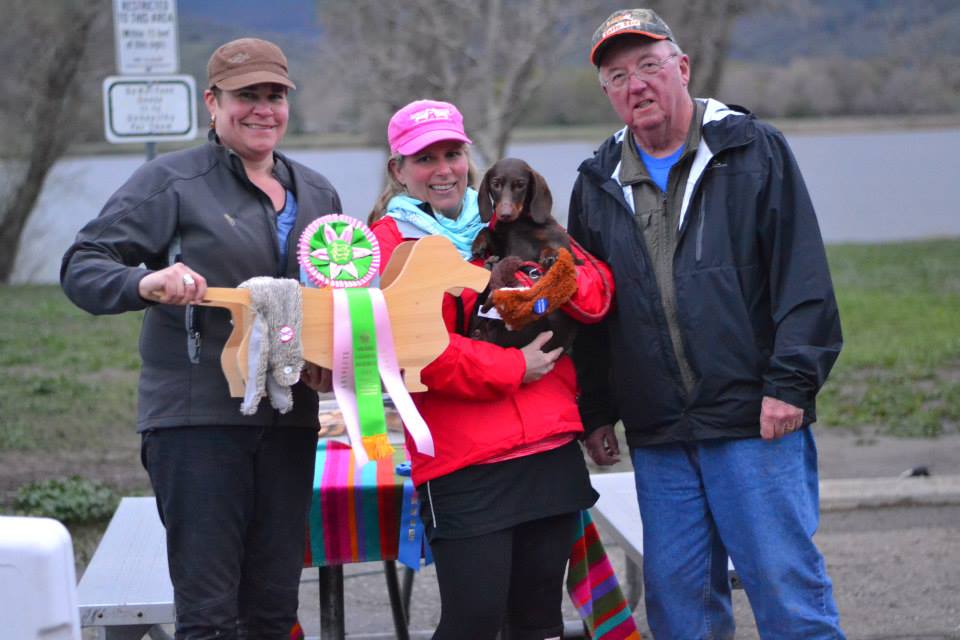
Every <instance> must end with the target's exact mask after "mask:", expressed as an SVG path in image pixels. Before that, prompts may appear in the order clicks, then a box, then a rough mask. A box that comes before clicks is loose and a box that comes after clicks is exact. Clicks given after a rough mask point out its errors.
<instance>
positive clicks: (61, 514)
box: [13, 476, 119, 525]
mask: <svg viewBox="0 0 960 640" xmlns="http://www.w3.org/2000/svg"><path fill="white" fill-rule="evenodd" d="M118 502H119V498H118V497H117V495H116V494H115V493H114V492H113V490H112V489H110V488H109V487H107V486H106V485H104V484H101V483H100V482H97V481H95V480H88V479H86V478H81V477H79V476H72V477H70V478H52V479H49V480H44V481H42V482H34V483H31V484H28V485H25V486H23V487H20V489H19V490H18V491H17V496H16V498H15V499H14V502H13V507H14V509H15V510H16V512H17V513H18V514H20V515H24V516H40V517H45V518H54V519H55V520H59V521H60V522H63V523H64V524H68V525H77V524H90V523H94V522H103V521H105V520H107V519H108V518H109V517H110V516H111V515H112V514H113V511H114V510H115V509H116V508H117V503H118Z"/></svg>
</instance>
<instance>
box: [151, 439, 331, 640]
mask: <svg viewBox="0 0 960 640" xmlns="http://www.w3.org/2000/svg"><path fill="white" fill-rule="evenodd" d="M316 443H317V432H316V431H315V430H312V429H289V428H272V427H263V428H261V427H182V428H171V429H156V430H152V431H148V432H146V433H144V434H143V440H142V446H141V459H142V460H143V465H144V467H145V468H146V469H147V472H148V473H149V474H150V482H151V484H152V485H153V491H154V493H155V494H156V496H157V508H158V510H159V512H160V519H161V520H162V521H163V524H164V527H165V528H166V531H167V558H168V560H169V564H170V579H171V581H172V582H173V592H174V603H175V606H176V611H177V624H176V637H177V639H178V640H181V639H182V640H188V639H189V640H201V639H206V638H218V639H221V640H222V639H232V638H256V639H257V640H272V639H274V638H276V639H278V640H279V639H283V640H287V639H288V638H289V634H290V629H291V628H292V627H293V625H294V623H295V622H296V620H297V604H298V602H297V595H298V591H299V586H300V572H301V569H302V567H303V558H304V544H305V538H306V516H307V511H308V509H309V504H310V497H311V494H312V483H313V467H314V461H315V459H316Z"/></svg>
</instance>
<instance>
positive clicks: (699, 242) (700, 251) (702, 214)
mask: <svg viewBox="0 0 960 640" xmlns="http://www.w3.org/2000/svg"><path fill="white" fill-rule="evenodd" d="M705 201H706V198H705V197H704V196H703V194H702V193H701V194H700V224H699V225H698V226H697V264H700V258H701V256H702V255H703V221H704V218H706V216H707V209H706V206H705V205H704V204H703V203H704V202H705Z"/></svg>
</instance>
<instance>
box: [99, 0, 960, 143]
mask: <svg viewBox="0 0 960 640" xmlns="http://www.w3.org/2000/svg"><path fill="white" fill-rule="evenodd" d="M325 1H329V2H349V1H350V0H325ZM517 1H522V0H517ZM569 1H571V2H576V1H577V0H569ZM605 1H606V2H607V4H608V5H609V6H610V7H615V6H620V5H618V4H617V3H615V2H613V0H609V1H607V0H605ZM674 1H677V2H681V1H683V0H674ZM773 4H775V5H778V6H779V8H777V9H776V10H764V11H756V12H753V13H750V14H748V15H746V16H744V17H742V18H741V19H740V20H738V21H737V23H736V24H735V25H734V29H733V33H732V38H731V47H730V51H729V60H728V64H727V68H726V71H725V73H724V78H723V82H722V84H721V87H720V90H719V91H718V92H717V97H719V98H720V99H723V100H726V101H729V102H734V103H736V104H743V105H745V106H747V107H749V108H750V109H751V110H753V111H754V112H756V113H757V114H758V115H760V116H763V117H815V116H844V115H878V114H887V115H889V114H938V113H956V112H960V72H958V71H957V70H958V69H960V0H782V1H779V2H774V3H773ZM317 6H318V1H317V0H273V1H272V2H270V3H265V2H263V0H179V1H178V11H179V16H180V48H181V52H180V59H181V71H182V72H183V73H189V74H192V75H193V76H194V77H196V78H197V81H198V85H202V84H203V81H204V79H205V77H206V61H207V58H208V57H209V55H210V52H211V51H212V50H213V49H214V48H215V47H216V46H217V45H218V44H221V43H223V42H226V41H228V40H231V39H233V38H237V37H241V36H248V35H249V36H259V37H264V38H267V39H270V40H274V41H275V42H277V43H278V44H280V45H281V46H282V47H283V49H284V51H285V52H286V53H287V55H288V57H289V58H290V69H291V75H292V77H293V79H294V81H295V82H297V84H298V85H299V90H298V91H297V92H295V94H294V95H293V109H292V111H291V114H292V116H291V117H292V120H291V129H290V130H291V132H293V133H313V132H324V133H330V132H348V133H363V132H364V130H365V124H364V122H363V118H362V114H363V112H364V107H363V105H358V104H357V103H356V102H355V98H354V96H353V95H352V92H350V91H349V90H347V89H346V88H345V87H344V84H343V81H342V74H343V70H336V69H332V68H330V66H329V64H326V63H325V61H326V62H327V63H328V62H329V60H328V58H327V57H326V56H324V55H323V54H322V53H321V51H322V47H323V43H324V36H323V26H322V25H321V24H320V23H319V20H318V17H317V16H318V11H317ZM401 6H402V5H401ZM604 13H605V11H604ZM587 22H588V21H583V24H577V25H572V27H573V29H574V30H576V31H578V32H579V33H577V34H576V35H575V37H576V39H578V40H582V41H583V42H585V43H586V42H588V41H589V39H590V35H591V33H592V31H593V29H594V27H595V25H594V24H592V23H591V24H587ZM673 26H674V30H675V31H676V32H678V35H680V36H682V32H683V27H682V25H673ZM682 44H683V42H682V37H681V45H682ZM698 63H700V66H698ZM560 66H561V70H560V71H561V72H559V73H557V72H554V73H551V74H550V76H549V78H548V80H547V82H546V84H545V85H544V86H543V87H542V89H541V91H540V92H539V94H538V95H537V96H536V98H535V100H534V101H533V103H532V104H531V105H530V107H529V108H528V109H527V111H526V112H525V114H524V117H523V119H522V124H524V125H532V126H539V125H583V124H597V123H606V124H611V123H613V124H615V122H616V121H615V117H614V115H613V114H612V112H611V110H610V107H609V105H608V104H607V103H606V101H605V100H602V99H600V98H599V94H598V92H597V86H596V72H595V70H593V69H592V68H590V67H589V65H587V64H585V61H584V56H583V55H580V54H577V55H574V53H571V54H570V55H569V56H568V57H565V58H564V59H563V60H562V61H561V62H560ZM693 68H694V73H696V72H697V69H703V68H705V67H704V66H702V63H701V61H697V60H694V61H693ZM200 113H201V114H203V113H204V111H203V110H201V112H200ZM204 122H205V115H202V116H201V123H200V124H201V126H202V125H203V124H204ZM93 135H95V136H97V137H98V138H99V136H100V134H99V132H98V131H93ZM377 139H379V138H377Z"/></svg>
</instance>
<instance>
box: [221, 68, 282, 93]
mask: <svg viewBox="0 0 960 640" xmlns="http://www.w3.org/2000/svg"><path fill="white" fill-rule="evenodd" d="M255 84H281V85H283V86H285V87H289V88H290V89H296V88H297V85H295V84H293V82H291V81H290V78H287V77H285V76H282V75H280V74H279V73H274V72H272V71H251V72H250V73H241V74H240V75H238V76H232V77H230V78H227V79H225V80H221V81H220V82H217V83H216V84H215V85H214V86H217V87H219V88H221V89H223V90H224V91H236V90H237V89H242V88H244V87H249V86H252V85H255Z"/></svg>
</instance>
